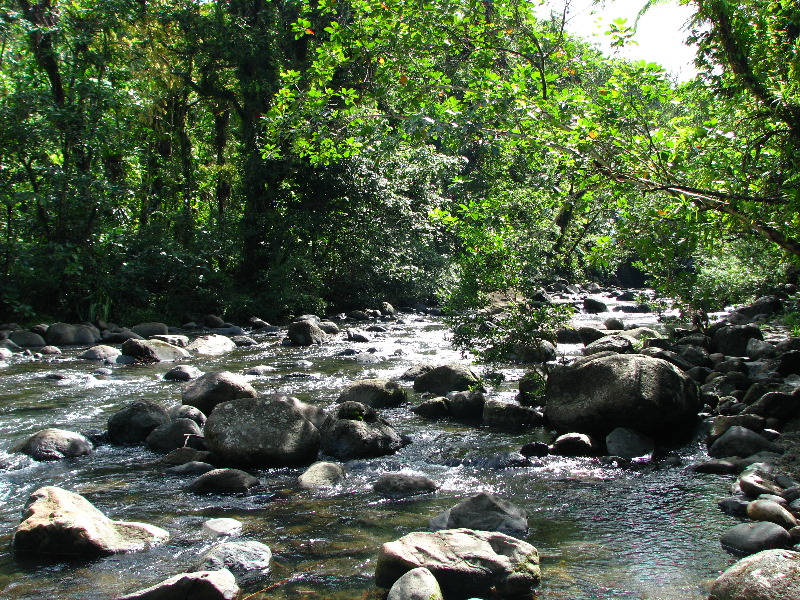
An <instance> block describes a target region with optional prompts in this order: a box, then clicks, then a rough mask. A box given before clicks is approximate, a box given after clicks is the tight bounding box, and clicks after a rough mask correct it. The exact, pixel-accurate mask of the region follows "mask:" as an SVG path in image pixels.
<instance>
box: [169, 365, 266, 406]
mask: <svg viewBox="0 0 800 600" xmlns="http://www.w3.org/2000/svg"><path fill="white" fill-rule="evenodd" d="M256 396H258V392H256V390H255V389H254V388H253V386H251V385H250V384H249V383H248V382H247V380H246V379H245V378H244V377H242V376H241V375H236V374H235V373H230V372H228V371H211V372H209V373H205V374H204V375H201V376H200V377H198V378H197V379H194V380H192V381H190V382H189V383H187V384H186V385H185V386H184V388H183V391H182V392H181V401H182V402H183V404H188V405H189V406H194V407H195V408H197V409H199V410H200V412H202V413H203V414H205V415H210V414H211V411H212V410H214V407H215V406H217V405H218V404H220V403H221V402H229V401H230V400H237V399H239V398H255V397H256Z"/></svg>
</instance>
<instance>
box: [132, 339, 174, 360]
mask: <svg viewBox="0 0 800 600" xmlns="http://www.w3.org/2000/svg"><path fill="white" fill-rule="evenodd" d="M122 353H123V354H124V355H125V356H130V357H133V358H135V359H136V360H137V361H139V362H145V363H156V362H175V361H176V360H183V359H185V358H189V356H190V355H189V353H188V352H187V351H186V350H184V349H183V348H178V346H173V345H172V344H168V343H167V342H162V341H160V340H137V339H134V338H131V339H128V340H125V342H123V344H122Z"/></svg>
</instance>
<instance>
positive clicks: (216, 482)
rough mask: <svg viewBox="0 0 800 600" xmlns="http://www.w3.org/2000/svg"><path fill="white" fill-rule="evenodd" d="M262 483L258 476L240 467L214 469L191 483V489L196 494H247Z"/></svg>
mask: <svg viewBox="0 0 800 600" xmlns="http://www.w3.org/2000/svg"><path fill="white" fill-rule="evenodd" d="M260 484H261V482H260V481H259V480H258V479H257V478H255V477H253V476H252V475H250V474H249V473H245V472H244V471H240V470H239V469H214V470H213V471H208V472H207V473H204V474H203V475H200V477H198V478H197V479H195V480H194V481H193V482H192V483H191V484H189V491H192V492H194V493H195V494H246V493H247V492H248V491H249V490H250V489H252V488H254V487H256V486H258V485H260Z"/></svg>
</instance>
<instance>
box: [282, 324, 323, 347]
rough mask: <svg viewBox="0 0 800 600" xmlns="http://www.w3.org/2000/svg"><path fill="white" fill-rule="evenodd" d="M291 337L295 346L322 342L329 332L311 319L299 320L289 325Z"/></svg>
mask: <svg viewBox="0 0 800 600" xmlns="http://www.w3.org/2000/svg"><path fill="white" fill-rule="evenodd" d="M288 335H289V339H290V340H291V342H292V344H294V345H295V346H312V345H314V344H322V343H323V342H324V341H325V338H326V336H327V334H326V333H325V332H324V331H323V330H322V329H320V327H319V325H317V324H316V323H315V322H313V321H311V320H303V321H297V322H295V323H291V324H290V325H289V332H288Z"/></svg>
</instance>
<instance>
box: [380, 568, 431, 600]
mask: <svg viewBox="0 0 800 600" xmlns="http://www.w3.org/2000/svg"><path fill="white" fill-rule="evenodd" d="M386 600H444V596H442V590H441V588H440V587H439V582H438V581H436V577H434V576H433V573H431V572H430V571H429V570H428V569H426V568H425V567H417V568H416V569H411V570H410V571H408V572H407V573H406V574H405V575H403V576H402V577H400V579H398V580H397V581H395V582H394V585H393V586H392V589H390V590H389V595H388V596H386Z"/></svg>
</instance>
